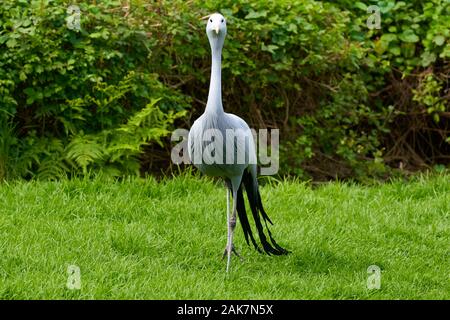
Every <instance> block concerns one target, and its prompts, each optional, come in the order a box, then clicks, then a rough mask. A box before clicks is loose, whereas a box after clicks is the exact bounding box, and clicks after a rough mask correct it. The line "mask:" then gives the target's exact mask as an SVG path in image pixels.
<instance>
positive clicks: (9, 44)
mask: <svg viewBox="0 0 450 320" xmlns="http://www.w3.org/2000/svg"><path fill="white" fill-rule="evenodd" d="M6 46H7V47H8V48H14V47H15V46H17V40H16V39H14V38H10V39H9V40H8V41H6Z"/></svg>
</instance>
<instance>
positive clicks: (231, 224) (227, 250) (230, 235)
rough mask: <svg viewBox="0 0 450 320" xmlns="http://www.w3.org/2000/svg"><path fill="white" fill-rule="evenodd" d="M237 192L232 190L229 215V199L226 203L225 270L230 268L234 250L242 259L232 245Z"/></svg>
mask: <svg viewBox="0 0 450 320" xmlns="http://www.w3.org/2000/svg"><path fill="white" fill-rule="evenodd" d="M229 194H230V193H229V191H228V193H227V200H229V197H230V196H229ZM236 196H237V192H235V191H233V213H232V214H231V216H230V210H229V203H230V202H229V201H228V205H227V209H228V210H227V218H228V219H227V220H228V239H227V246H226V248H225V252H224V256H225V253H226V254H227V272H228V271H229V270H230V264H231V254H232V253H233V252H234V253H235V254H236V255H237V256H238V257H240V258H241V259H242V257H241V256H240V254H239V253H238V252H237V251H236V249H235V248H234V245H233V235H234V229H235V227H236V204H237V200H236Z"/></svg>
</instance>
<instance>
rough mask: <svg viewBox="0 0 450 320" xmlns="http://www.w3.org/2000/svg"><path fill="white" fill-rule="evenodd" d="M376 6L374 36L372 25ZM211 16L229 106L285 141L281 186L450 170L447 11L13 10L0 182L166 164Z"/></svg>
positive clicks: (198, 93) (200, 82)
mask: <svg viewBox="0 0 450 320" xmlns="http://www.w3.org/2000/svg"><path fill="white" fill-rule="evenodd" d="M73 3H75V4H77V5H78V6H79V8H80V10H81V11H80V29H79V30H78V29H76V28H70V27H69V21H68V19H70V17H72V18H73V15H72V16H71V14H70V13H68V12H67V8H68V7H69V5H71V4H73ZM371 4H376V5H378V7H379V9H380V17H381V24H380V26H381V28H380V29H369V28H368V26H367V24H366V21H367V19H368V18H370V15H371V13H369V12H368V10H367V7H368V6H369V5H371ZM214 11H220V12H221V13H222V14H224V15H225V16H226V17H227V21H228V22H227V23H228V35H227V39H226V44H225V48H224V52H223V77H224V81H223V86H224V88H223V90H224V92H223V97H224V105H225V108H226V109H227V111H230V112H234V113H236V114H239V115H240V116H242V117H243V118H245V119H246V120H248V122H249V123H250V124H251V125H252V126H253V127H255V128H266V127H268V128H280V129H281V137H280V141H281V157H280V158H281V162H282V171H281V173H283V174H285V173H291V174H297V175H300V176H303V177H307V176H312V177H314V178H320V179H328V178H333V177H336V176H338V177H351V176H352V177H357V178H360V179H361V178H364V177H368V176H387V175H388V174H389V173H390V172H391V169H390V168H392V167H400V168H401V169H402V170H403V171H405V170H410V169H416V168H421V167H427V166H432V165H437V164H443V165H446V164H448V163H449V159H450V145H449V139H448V137H449V136H450V110H449V99H450V93H449V79H448V75H449V69H450V67H449V57H450V44H449V38H450V34H449V33H450V31H449V30H450V19H449V14H450V6H449V2H448V1H446V0H427V1H419V0H413V1H405V2H404V1H393V0H391V1H366V3H363V2H354V1H349V0H340V1H312V0H302V1H300V0H298V1H285V0H281V1H274V0H273V1H263V0H259V1H246V0H239V1H235V0H223V1H220V2H219V3H218V2H215V1H182V0H175V1H158V2H151V3H149V2H148V1H137V0H136V1H114V0H105V1H74V2H69V1H63V0H32V1H24V0H23V1H22V0H4V1H2V6H1V7H0V179H1V178H8V177H16V176H22V177H35V176H38V177H41V178H56V177H60V176H65V175H82V174H87V173H89V172H90V171H92V170H94V171H99V170H100V171H103V172H104V173H106V174H108V175H114V176H119V175H123V174H137V173H138V172H139V169H141V170H140V172H143V171H147V170H155V169H156V170H160V169H161V167H169V166H170V147H171V146H170V143H169V142H168V139H167V136H168V134H169V133H170V131H171V129H172V128H174V127H175V126H181V127H185V128H188V127H189V125H190V124H191V121H192V119H193V118H195V117H197V116H198V115H199V114H200V113H201V112H202V111H203V108H204V105H205V100H206V97H207V89H208V80H209V67H210V53H209V46H208V43H207V39H206V36H205V34H204V21H203V20H202V19H200V18H201V17H202V16H204V15H206V14H208V13H211V12H214ZM155 143H156V144H155ZM158 144H159V146H158ZM161 159H163V161H162V162H161Z"/></svg>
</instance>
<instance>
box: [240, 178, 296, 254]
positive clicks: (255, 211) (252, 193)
mask: <svg viewBox="0 0 450 320" xmlns="http://www.w3.org/2000/svg"><path fill="white" fill-rule="evenodd" d="M243 188H245V191H246V192H247V198H248V202H249V203H250V209H251V211H252V215H253V219H254V221H255V226H256V229H257V231H258V235H259V240H260V242H261V245H262V247H263V250H264V252H265V253H267V254H269V255H271V254H273V255H283V254H288V253H289V251H288V250H286V249H284V248H282V247H280V246H279V245H278V244H277V243H276V241H275V240H274V239H273V237H272V233H271V232H270V230H269V226H268V225H267V222H269V223H270V224H273V223H272V221H271V220H270V218H269V216H268V215H267V213H266V212H265V211H264V208H263V206H262V202H261V195H260V193H259V190H258V185H257V182H256V181H255V179H254V178H253V177H252V175H251V173H250V172H249V171H248V170H245V171H244V175H243V177H242V183H241V186H240V187H239V190H238V192H237V198H236V201H237V203H236V209H237V213H238V216H239V220H240V222H241V225H242V229H243V230H244V236H245V240H246V241H247V244H249V245H250V242H249V240H250V241H251V242H252V244H253V246H254V247H255V249H256V250H258V251H259V252H262V250H261V248H260V247H259V245H258V244H257V242H256V240H255V237H254V236H253V232H252V229H251V226H250V222H249V220H248V217H247V213H246V211H245V202H244V196H243ZM261 217H262V220H263V221H264V224H265V226H266V229H267V233H268V236H269V239H270V242H269V241H268V240H267V237H266V234H265V233H264V226H263V224H262V222H261Z"/></svg>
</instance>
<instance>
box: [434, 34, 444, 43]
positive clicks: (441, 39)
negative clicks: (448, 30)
mask: <svg viewBox="0 0 450 320" xmlns="http://www.w3.org/2000/svg"><path fill="white" fill-rule="evenodd" d="M433 42H434V43H435V44H436V45H438V46H442V45H443V44H444V42H445V37H444V36H441V35H437V36H435V37H434V39H433Z"/></svg>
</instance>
